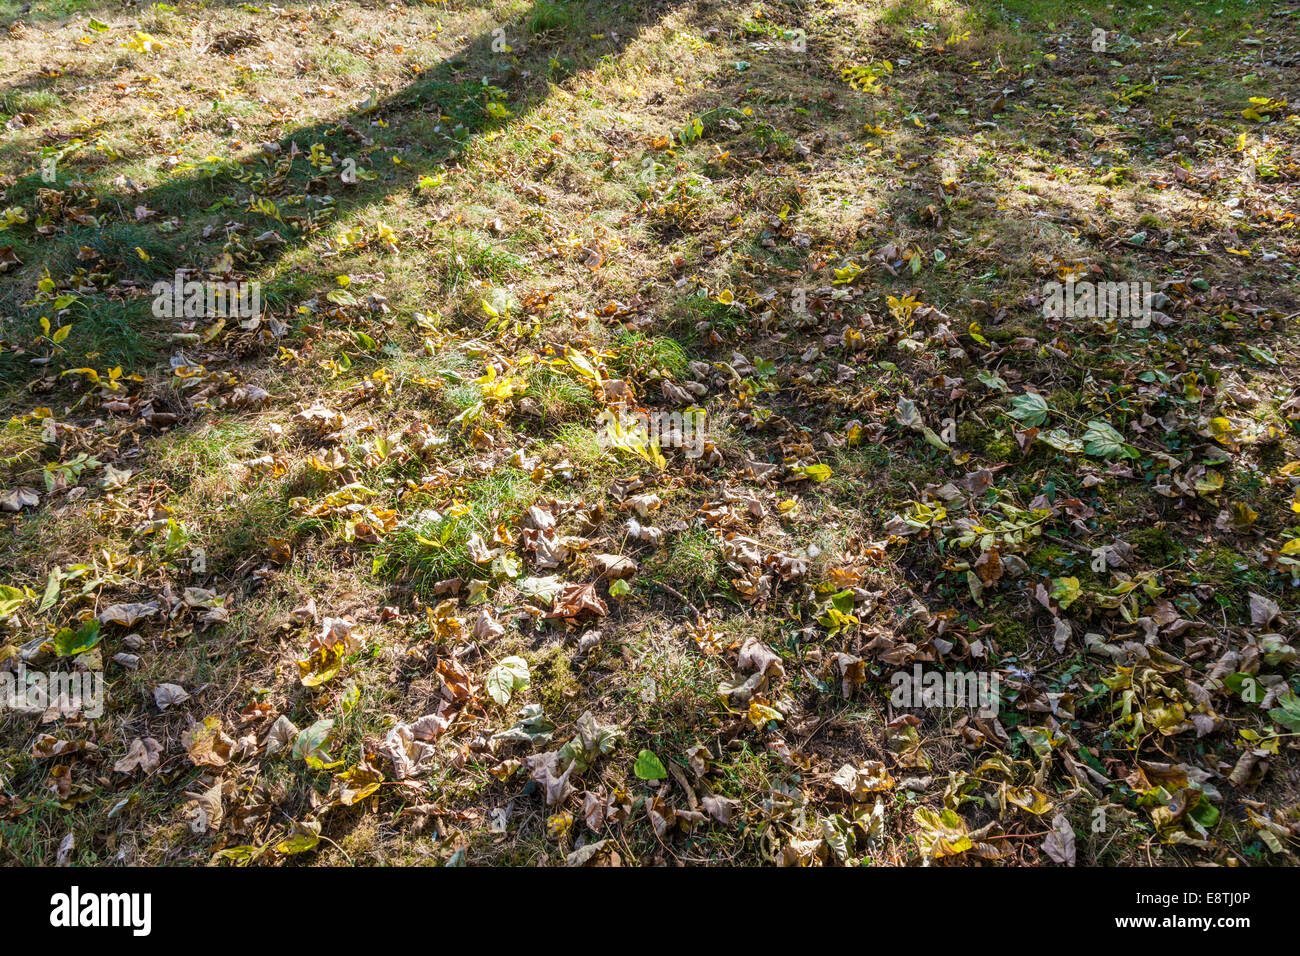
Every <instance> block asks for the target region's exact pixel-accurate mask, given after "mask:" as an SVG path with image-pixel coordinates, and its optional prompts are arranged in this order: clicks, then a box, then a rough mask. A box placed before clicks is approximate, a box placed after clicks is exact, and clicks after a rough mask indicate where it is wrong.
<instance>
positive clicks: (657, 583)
mask: <svg viewBox="0 0 1300 956" xmlns="http://www.w3.org/2000/svg"><path fill="white" fill-rule="evenodd" d="M649 583H650V585H651V586H652V587H656V588H658V589H659V590H661V591H664V592H666V593H668V594H671V595H672V596H673V597H675V598H677V600H679V601H681V602H682V603H683V604H685V605H686V610H688V611H690V612H691V617H692V618H694V619H695V620H697V621H698V620H699V619H700V618H701V617H703V615H702V614H700V612H699V611H698V610H697V609H696V607H695V605H694V604H692V603H691V602H690V601H688V600H686V596H685V595H684V594H682V592H681V591H679V590H677V589H676V588H675V587H673V586H672V585H671V584H664V583H663V582H662V581H655V580H651V581H650V582H649Z"/></svg>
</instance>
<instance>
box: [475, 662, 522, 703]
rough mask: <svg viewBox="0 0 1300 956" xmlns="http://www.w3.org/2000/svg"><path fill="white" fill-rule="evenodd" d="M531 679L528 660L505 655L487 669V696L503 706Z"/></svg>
mask: <svg viewBox="0 0 1300 956" xmlns="http://www.w3.org/2000/svg"><path fill="white" fill-rule="evenodd" d="M531 681H532V677H531V676H530V675H529V673H528V662H527V661H526V660H524V659H523V658H522V657H507V658H506V659H505V660H503V661H502V662H501V663H500V664H498V665H497V666H496V667H494V668H492V669H491V670H490V671H488V675H487V680H486V681H485V682H484V683H485V686H486V687H487V692H488V696H489V697H491V698H492V699H493V700H495V701H496V702H497V703H498V704H500V705H501V706H502V707H504V706H505V705H506V704H508V703H510V698H511V697H513V696H514V695H515V692H516V691H521V690H523V689H524V688H526V687H527V686H528V685H529V684H530V683H531Z"/></svg>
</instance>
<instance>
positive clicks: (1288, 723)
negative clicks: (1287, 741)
mask: <svg viewBox="0 0 1300 956" xmlns="http://www.w3.org/2000/svg"><path fill="white" fill-rule="evenodd" d="M1277 702H1278V703H1279V704H1281V705H1282V706H1280V707H1274V708H1273V709H1272V710H1270V711H1269V712H1268V715H1269V716H1270V717H1272V718H1273V719H1274V720H1275V721H1277V722H1278V723H1279V724H1281V725H1282V726H1283V727H1285V728H1286V729H1287V730H1289V731H1291V732H1292V733H1300V697H1297V696H1296V695H1295V694H1294V693H1292V692H1291V691H1286V692H1285V693H1282V694H1279V695H1278V697H1277Z"/></svg>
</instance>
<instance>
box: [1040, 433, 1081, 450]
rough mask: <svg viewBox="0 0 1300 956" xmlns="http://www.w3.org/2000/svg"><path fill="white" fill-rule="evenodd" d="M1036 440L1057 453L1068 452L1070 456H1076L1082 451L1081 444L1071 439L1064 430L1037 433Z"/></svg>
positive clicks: (1077, 440) (1075, 439)
mask: <svg viewBox="0 0 1300 956" xmlns="http://www.w3.org/2000/svg"><path fill="white" fill-rule="evenodd" d="M1038 440H1039V441H1041V442H1045V443H1046V444H1048V445H1051V446H1052V447H1053V448H1055V449H1057V450H1058V451H1064V452H1068V453H1069V454H1071V455H1077V454H1079V453H1080V452H1081V451H1083V442H1081V441H1079V439H1077V438H1071V437H1070V433H1069V432H1067V431H1066V430H1065V429H1064V428H1053V429H1052V430H1051V431H1045V432H1039V433H1038Z"/></svg>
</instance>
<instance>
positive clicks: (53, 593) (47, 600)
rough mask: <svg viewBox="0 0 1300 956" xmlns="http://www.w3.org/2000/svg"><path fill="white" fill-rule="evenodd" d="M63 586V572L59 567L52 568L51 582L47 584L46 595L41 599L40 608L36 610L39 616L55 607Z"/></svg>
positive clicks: (48, 581)
mask: <svg viewBox="0 0 1300 956" xmlns="http://www.w3.org/2000/svg"><path fill="white" fill-rule="evenodd" d="M62 584H63V574H62V572H61V571H60V570H59V569H58V568H57V567H54V568H51V569H50V577H49V580H47V581H46V582H45V594H44V595H43V596H42V597H41V603H40V606H39V607H37V608H36V613H37V614H44V613H45V612H46V611H48V610H49V609H50V608H52V607H54V602H55V601H57V600H58V599H59V588H60V587H62Z"/></svg>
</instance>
